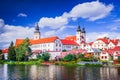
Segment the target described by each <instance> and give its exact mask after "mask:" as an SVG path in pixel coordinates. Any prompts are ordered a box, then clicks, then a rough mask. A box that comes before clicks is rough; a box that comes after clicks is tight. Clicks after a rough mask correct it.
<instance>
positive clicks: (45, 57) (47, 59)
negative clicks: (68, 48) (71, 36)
mask: <svg viewBox="0 0 120 80" xmlns="http://www.w3.org/2000/svg"><path fill="white" fill-rule="evenodd" d="M49 58H50V54H49V53H44V54H42V56H41V59H42V60H44V61H49Z"/></svg>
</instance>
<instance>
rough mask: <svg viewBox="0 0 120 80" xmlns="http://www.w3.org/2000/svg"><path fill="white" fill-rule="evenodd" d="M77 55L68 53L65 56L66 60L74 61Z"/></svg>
mask: <svg viewBox="0 0 120 80" xmlns="http://www.w3.org/2000/svg"><path fill="white" fill-rule="evenodd" d="M76 59H77V58H76V56H75V55H74V54H67V55H66V56H65V57H64V61H73V60H76Z"/></svg>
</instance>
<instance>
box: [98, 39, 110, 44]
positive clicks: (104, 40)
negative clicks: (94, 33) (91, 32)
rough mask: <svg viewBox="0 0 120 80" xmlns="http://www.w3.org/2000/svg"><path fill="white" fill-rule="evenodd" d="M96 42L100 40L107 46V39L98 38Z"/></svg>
mask: <svg viewBox="0 0 120 80" xmlns="http://www.w3.org/2000/svg"><path fill="white" fill-rule="evenodd" d="M97 40H101V41H103V42H104V43H105V44H108V43H109V39H107V38H98V39H97Z"/></svg>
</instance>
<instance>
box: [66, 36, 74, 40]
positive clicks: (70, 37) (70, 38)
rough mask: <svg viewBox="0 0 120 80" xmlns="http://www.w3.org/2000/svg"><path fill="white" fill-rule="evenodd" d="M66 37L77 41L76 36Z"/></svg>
mask: <svg viewBox="0 0 120 80" xmlns="http://www.w3.org/2000/svg"><path fill="white" fill-rule="evenodd" d="M65 39H67V40H73V41H76V36H67V37H65Z"/></svg>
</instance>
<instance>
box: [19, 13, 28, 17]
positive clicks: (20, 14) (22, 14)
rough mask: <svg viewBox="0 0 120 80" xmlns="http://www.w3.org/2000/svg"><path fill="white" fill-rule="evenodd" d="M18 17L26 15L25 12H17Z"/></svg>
mask: <svg viewBox="0 0 120 80" xmlns="http://www.w3.org/2000/svg"><path fill="white" fill-rule="evenodd" d="M18 17H27V14H25V13H19V14H18Z"/></svg>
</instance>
